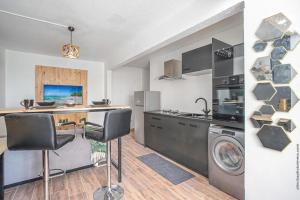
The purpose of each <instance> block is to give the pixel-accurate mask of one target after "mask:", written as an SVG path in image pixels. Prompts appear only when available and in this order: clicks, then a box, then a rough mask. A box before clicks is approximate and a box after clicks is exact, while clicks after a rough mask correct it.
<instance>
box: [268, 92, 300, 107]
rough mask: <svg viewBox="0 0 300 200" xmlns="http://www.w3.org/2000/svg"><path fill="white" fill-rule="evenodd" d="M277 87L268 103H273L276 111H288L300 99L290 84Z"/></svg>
mask: <svg viewBox="0 0 300 200" xmlns="http://www.w3.org/2000/svg"><path fill="white" fill-rule="evenodd" d="M275 89H276V91H277V92H276V94H275V95H274V96H273V97H272V98H271V100H270V101H266V103H267V104H269V105H272V106H273V107H274V108H275V110H276V111H280V112H288V111H290V109H291V108H293V107H294V106H295V104H296V103H297V102H298V101H299V99H298V97H297V96H296V94H295V93H294V92H293V90H292V89H291V88H290V86H278V87H275Z"/></svg>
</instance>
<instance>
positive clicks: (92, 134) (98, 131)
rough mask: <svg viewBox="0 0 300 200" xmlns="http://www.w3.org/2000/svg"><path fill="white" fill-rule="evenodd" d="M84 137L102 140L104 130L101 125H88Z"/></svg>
mask: <svg viewBox="0 0 300 200" xmlns="http://www.w3.org/2000/svg"><path fill="white" fill-rule="evenodd" d="M85 137H86V138H87V139H91V140H96V141H98V142H105V141H104V132H103V128H101V127H89V128H86V129H85Z"/></svg>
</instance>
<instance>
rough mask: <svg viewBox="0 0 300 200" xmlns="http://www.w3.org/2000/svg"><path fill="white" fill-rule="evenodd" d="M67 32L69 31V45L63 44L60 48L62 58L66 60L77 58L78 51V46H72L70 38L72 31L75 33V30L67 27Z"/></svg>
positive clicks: (71, 38)
mask: <svg viewBox="0 0 300 200" xmlns="http://www.w3.org/2000/svg"><path fill="white" fill-rule="evenodd" d="M68 30H69V31H70V34H71V35H70V43H69V44H65V45H63V47H62V52H61V53H62V56H64V57H66V58H79V53H80V51H79V49H80V47H79V46H78V45H74V44H73V37H72V33H73V31H75V28H74V27H73V26H69V27H68Z"/></svg>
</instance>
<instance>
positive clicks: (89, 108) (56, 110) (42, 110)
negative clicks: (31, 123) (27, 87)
mask: <svg viewBox="0 0 300 200" xmlns="http://www.w3.org/2000/svg"><path fill="white" fill-rule="evenodd" d="M126 108H130V107H129V106H126V105H108V106H74V107H53V108H47V107H44V108H43V107H38V108H34V109H27V110H26V109H24V108H12V109H9V108H0V115H6V114H10V113H48V112H49V113H54V114H55V113H72V112H97V111H106V110H115V109H126Z"/></svg>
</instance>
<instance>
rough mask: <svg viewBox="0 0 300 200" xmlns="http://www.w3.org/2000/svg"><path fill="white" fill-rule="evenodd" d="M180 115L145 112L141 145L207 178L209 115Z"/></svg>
mask: <svg viewBox="0 0 300 200" xmlns="http://www.w3.org/2000/svg"><path fill="white" fill-rule="evenodd" d="M180 114H183V113H173V114H172V112H167V113H166V112H163V111H151V112H145V115H144V117H145V124H144V129H145V145H146V146H147V147H149V148H151V149H153V150H155V151H157V152H159V153H161V154H162V155H164V156H166V157H168V158H170V159H172V160H174V161H176V162H178V163H180V164H182V165H184V166H186V167H188V168H190V169H192V170H194V171H196V172H198V173H200V174H202V175H204V176H206V177H207V176H208V128H209V126H210V122H211V117H210V116H208V117H205V116H200V117H197V118H195V117H187V116H182V115H180ZM187 114H190V113H187Z"/></svg>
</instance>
